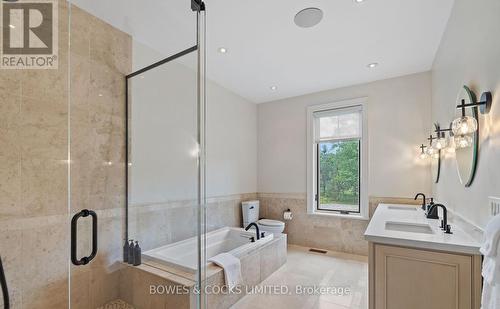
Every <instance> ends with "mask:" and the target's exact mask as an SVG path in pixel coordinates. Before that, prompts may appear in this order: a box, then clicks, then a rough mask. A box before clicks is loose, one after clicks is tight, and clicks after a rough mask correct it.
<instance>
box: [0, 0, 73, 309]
mask: <svg viewBox="0 0 500 309" xmlns="http://www.w3.org/2000/svg"><path fill="white" fill-rule="evenodd" d="M35 2H37V3H35ZM0 16H2V22H1V23H0V31H1V32H2V36H3V37H4V38H7V37H9V38H10V39H9V40H2V42H0V58H1V61H0V259H1V261H2V265H3V267H2V270H3V271H0V285H1V286H2V289H0V308H4V305H6V304H7V303H8V304H9V305H10V308H11V309H18V308H67V307H68V299H69V293H68V279H69V271H68V261H69V234H68V233H67V231H68V194H69V190H68V189H69V188H68V163H69V162H68V143H69V142H68V133H69V127H68V114H69V106H68V88H69V83H68V71H69V68H68V34H69V31H68V18H69V11H68V5H67V3H66V2H65V1H43V3H41V2H40V1H23V0H19V1H16V2H13V1H1V2H0ZM21 16H29V17H30V18H34V19H35V20H38V21H40V22H41V24H40V29H38V30H40V31H41V32H40V31H37V32H36V34H32V35H31V36H30V37H29V38H26V40H22V39H21V38H22V36H23V33H24V31H25V30H26V29H27V27H28V26H29V25H28V24H27V23H25V21H24V20H23V18H21ZM41 33H43V35H42V36H39V35H40V34H41ZM40 46H45V47H40ZM37 48H38V49H37ZM3 278H5V282H3V280H2V279H3ZM4 283H5V284H4ZM2 290H3V291H4V292H5V293H2Z"/></svg>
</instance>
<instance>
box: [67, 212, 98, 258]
mask: <svg viewBox="0 0 500 309" xmlns="http://www.w3.org/2000/svg"><path fill="white" fill-rule="evenodd" d="M88 216H92V253H91V254H90V255H89V256H85V257H82V258H81V259H80V260H79V259H78V258H77V257H76V248H77V241H78V239H77V234H78V219H80V218H81V217H88ZM96 255H97V214H96V213H95V211H93V210H88V209H84V210H82V211H80V212H79V213H77V214H76V215H74V216H73V219H71V262H72V263H73V264H75V265H77V266H78V265H87V264H88V263H89V262H90V261H92V260H93V259H94V258H95V256H96Z"/></svg>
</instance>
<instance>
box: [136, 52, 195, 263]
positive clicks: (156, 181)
mask: <svg viewBox="0 0 500 309" xmlns="http://www.w3.org/2000/svg"><path fill="white" fill-rule="evenodd" d="M196 63H197V58H196V51H193V52H191V53H189V54H187V55H184V56H182V57H180V58H177V59H175V60H173V61H170V62H168V63H165V64H162V65H160V66H158V67H156V68H154V69H151V70H148V71H146V72H144V73H141V74H139V75H136V76H134V77H132V78H130V79H129V111H130V115H129V120H130V122H129V201H128V213H129V221H128V222H129V226H128V228H129V229H128V237H129V239H134V240H138V241H139V242H140V243H141V244H142V246H141V247H142V249H143V250H144V251H145V252H148V251H149V250H152V249H156V248H159V247H162V246H165V245H168V244H171V243H175V242H178V241H181V240H186V239H188V238H191V237H194V236H196V232H197V230H196V222H197V221H196V220H197V219H196V212H197V208H196V207H197V197H198V142H197V130H198V124H197V96H196V89H197V79H196ZM194 244H195V245H196V242H194ZM190 249H191V250H193V251H192V253H193V255H192V256H189V258H194V260H192V261H190V262H191V264H192V265H193V267H195V266H196V253H197V251H196V250H194V249H195V248H190ZM174 258H176V257H174ZM186 258H187V257H186ZM185 262H186V263H187V262H188V261H185Z"/></svg>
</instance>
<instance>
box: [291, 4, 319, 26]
mask: <svg viewBox="0 0 500 309" xmlns="http://www.w3.org/2000/svg"><path fill="white" fill-rule="evenodd" d="M321 19H323V11H322V10H320V9H318V8H307V9H303V10H301V11H300V12H298V13H297V14H296V15H295V18H294V19H293V20H294V22H295V24H296V25H297V26H299V27H301V28H310V27H313V26H316V25H317V24H319V22H320V21H321Z"/></svg>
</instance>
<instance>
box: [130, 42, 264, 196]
mask: <svg viewBox="0 0 500 309" xmlns="http://www.w3.org/2000/svg"><path fill="white" fill-rule="evenodd" d="M161 58H162V56H161V55H159V54H157V53H156V52H155V51H153V50H151V49H149V48H148V47H146V46H144V45H142V44H140V43H138V42H134V46H133V62H134V68H135V69H138V68H141V67H144V66H145V65H148V64H151V63H152V62H153V61H157V60H159V59H161ZM190 62H191V63H193V64H195V63H196V53H191V54H189V55H186V56H183V57H182V59H179V60H175V61H173V62H170V63H167V64H165V65H162V66H160V67H158V68H155V69H153V70H150V71H148V72H147V73H145V74H142V75H141V76H143V77H144V78H141V77H139V76H138V77H134V78H133V79H132V82H131V94H132V102H133V103H132V113H131V117H132V129H131V137H132V142H131V145H132V152H131V158H132V167H131V178H130V181H131V202H132V203H135V204H142V203H158V202H165V201H171V200H183V199H193V198H196V190H197V160H196V156H195V153H194V152H195V151H196V136H197V135H196V134H197V126H196V121H197V114H196V110H197V107H196V106H197V102H196V91H197V90H196V73H195V71H193V70H192V69H190V68H189V67H188V66H186V64H189V63H190ZM193 67H195V66H194V65H193ZM207 100H208V101H207V102H208V103H207V110H208V112H207V129H206V130H207V131H206V132H207V195H208V196H221V195H230V194H241V193H251V192H256V190H257V153H256V148H257V106H256V105H255V104H254V103H252V102H249V101H247V100H245V99H243V98H241V97H239V96H237V95H236V94H234V93H232V92H230V91H229V90H227V89H225V88H223V87H221V86H219V85H217V84H215V83H213V82H211V81H208V82H207Z"/></svg>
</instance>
